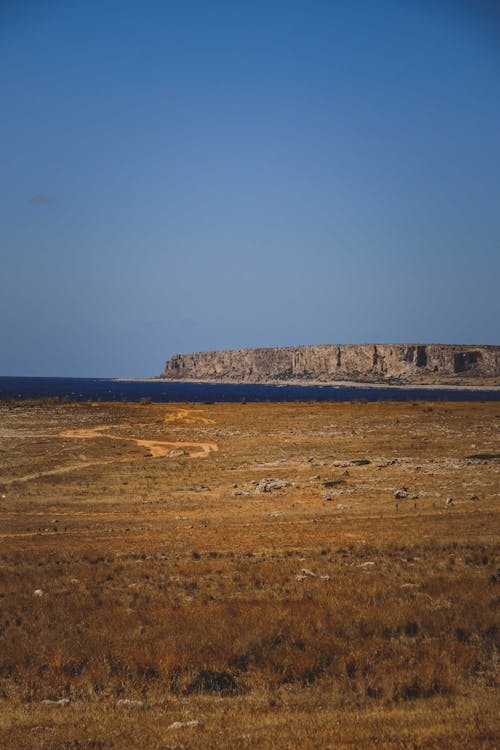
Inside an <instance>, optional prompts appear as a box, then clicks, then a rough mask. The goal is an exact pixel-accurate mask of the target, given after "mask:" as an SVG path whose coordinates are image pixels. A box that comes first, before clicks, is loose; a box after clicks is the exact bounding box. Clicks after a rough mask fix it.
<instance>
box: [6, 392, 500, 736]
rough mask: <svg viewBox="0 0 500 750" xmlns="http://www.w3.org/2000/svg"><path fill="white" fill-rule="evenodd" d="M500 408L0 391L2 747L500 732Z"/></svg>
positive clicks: (465, 404)
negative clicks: (13, 397) (271, 483)
mask: <svg viewBox="0 0 500 750" xmlns="http://www.w3.org/2000/svg"><path fill="white" fill-rule="evenodd" d="M499 419H500V405H498V404H495V403H489V404H481V403H477V404H471V403H468V404H467V403H453V404H451V403H444V402H443V403H437V404H432V405H431V404H427V403H412V404H404V403H401V404H397V403H377V404H361V403H352V404H317V403H313V404H245V405H244V404H214V405H201V406H194V405H188V404H186V405H180V406H178V405H173V404H170V405H159V404H140V405H133V404H97V405H90V404H83V405H77V404H53V403H49V404H42V403H37V402H31V403H28V404H26V403H25V404H23V405H18V404H13V403H4V404H2V405H0V451H1V453H0V457H1V462H0V466H1V473H0V495H1V497H0V513H1V518H2V523H1V527H0V544H1V547H0V709H1V710H0V746H2V747H3V746H5V747H8V748H35V747H36V748H68V749H69V748H71V749H74V750H81V749H83V748H89V749H90V748H117V749H121V748H131V747H137V748H142V747H147V748H174V747H175V748H181V747H183V748H195V747H205V746H206V747H213V748H226V747H259V748H261V747H262V748H271V747H272V748H288V747H290V748H292V747H307V748H308V747H311V748H313V747H314V748H316V747H317V748H327V747H331V748H343V747H346V748H347V747H360V748H365V747H366V748H371V747H374V748H375V747H377V748H446V747H450V748H451V747H459V746H460V747H474V748H475V747H477V748H493V747H497V746H498V744H499V733H498V723H497V715H498V711H497V710H496V705H497V701H498V691H497V679H498V665H497V653H498V635H499V630H498V603H499V597H498V582H499V580H500V575H499V570H498V568H497V565H498V499H499V492H500V486H499V460H498V459H497V458H495V457H494V455H495V454H496V453H498V451H499V441H498V424H499V422H498V420H499ZM97 427H99V428H100V429H101V428H102V429H101V431H99V430H96V429H95V428H97ZM84 435H85V436H84ZM167 444H168V445H167ZM195 444H196V445H198V446H199V445H200V444H204V445H212V446H215V447H216V448H217V450H215V449H212V448H211V449H210V450H206V451H203V450H202V451H200V449H199V448H198V449H197V448H196V447H195ZM162 451H163V455H161V453H162ZM151 452H152V453H153V457H150V455H149V454H150V453H151ZM159 454H160V455H159ZM476 454H480V455H481V454H489V455H490V456H492V457H491V458H484V459H471V458H467V456H471V455H476ZM265 477H272V478H281V479H284V480H286V481H288V482H290V483H291V486H288V487H285V488H283V489H280V490H273V491H271V492H265V493H258V492H256V491H255V487H256V483H257V482H258V481H260V480H261V479H262V478H265ZM403 489H404V494H407V497H404V498H402V499H396V498H395V492H397V491H398V490H403ZM448 498H452V499H453V502H452V503H450V502H448V504H447V503H446V501H447V499H448ZM38 590H40V591H41V594H40V595H38V594H35V593H34V592H35V591H38ZM61 699H66V700H69V702H67V703H66V704H65V705H58V704H57V703H44V702H43V701H60V700H61ZM190 720H196V721H197V722H198V724H197V725H196V726H184V727H180V728H178V729H175V728H173V729H169V727H170V725H171V724H172V723H173V722H175V721H180V722H188V721H190Z"/></svg>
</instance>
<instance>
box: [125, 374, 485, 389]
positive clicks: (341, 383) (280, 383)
mask: <svg viewBox="0 0 500 750" xmlns="http://www.w3.org/2000/svg"><path fill="white" fill-rule="evenodd" d="M112 380H113V381H114V382H117V383H178V384H179V383H193V384H197V385H204V384H205V385H252V386H253V385H265V386H276V387H285V386H302V387H304V388H308V387H312V388H360V389H365V388H389V389H393V390H400V391H401V390H403V391H411V390H416V389H418V390H430V391H500V384H492V385H485V384H484V383H482V384H481V385H479V384H478V385H475V384H458V383H449V384H448V383H383V382H378V383H373V382H360V381H357V380H334V381H330V382H325V381H322V380H307V381H304V380H269V381H263V382H259V383H253V382H252V383H251V382H248V381H244V380H241V381H240V380H224V379H221V380H201V379H199V378H182V379H179V380H174V379H170V378H158V377H156V378H112Z"/></svg>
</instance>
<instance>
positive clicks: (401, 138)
mask: <svg viewBox="0 0 500 750" xmlns="http://www.w3.org/2000/svg"><path fill="white" fill-rule="evenodd" d="M0 102H1V105H0V106H1V116H0V252H1V285H0V286H1V293H0V374H1V375H75V376H138V377H139V376H145V375H153V374H155V373H158V372H160V371H161V370H162V368H163V363H164V360H165V359H166V358H167V357H168V356H170V355H171V354H173V353H174V352H186V351H197V350H204V349H214V348H237V347H244V346H285V345H292V344H306V343H361V342H398V341H408V342H410V341H424V342H430V341H437V342H443V343H463V342H465V343H471V342H475V343H496V344H498V343H500V342H499V335H498V333H499V320H500V294H499V279H500V273H499V272H500V4H499V3H498V2H486V1H485V2H482V1H481V0H475V1H474V2H473V1H472V0H470V2H466V1H465V0H464V2H462V1H461V0H449V1H448V2H446V1H445V0H442V1H441V0H404V1H402V0H392V1H391V0H364V1H363V0H338V1H337V2H334V1H333V0H329V1H326V0H298V1H295V0H283V1H280V0H264V1H262V0H252V2H243V1H241V2H240V1H239V0H228V1H227V2H222V1H220V2H219V1H218V0H211V1H210V2H207V1H206V0H178V1H177V2H171V1H170V0H157V1H156V2H155V1H154V0H149V1H148V2H138V0H136V1H135V2H132V1H129V2H127V0H71V2H63V1H62V0H60V1H57V0H31V1H30V0H17V1H16V0H3V1H2V2H1V3H0Z"/></svg>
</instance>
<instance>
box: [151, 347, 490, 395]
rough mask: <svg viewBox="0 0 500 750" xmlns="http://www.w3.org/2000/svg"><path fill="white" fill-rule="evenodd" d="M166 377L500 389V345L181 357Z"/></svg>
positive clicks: (171, 362)
mask: <svg viewBox="0 0 500 750" xmlns="http://www.w3.org/2000/svg"><path fill="white" fill-rule="evenodd" d="M159 377H160V378H164V379H168V380H198V381H219V382H224V381H227V382H240V383H274V382H276V383H286V382H290V381H300V382H307V381H316V382H320V383H335V382H338V381H355V382H363V383H384V382H385V383H393V384H395V383H401V384H454V383H455V384H478V385H479V384H486V385H495V384H500V346H472V345H471V346H462V345H452V344H348V345H338V346H337V345H334V344H324V345H321V346H288V347H280V348H268V349H234V350H231V351H212V352H197V353H194V354H176V355H174V356H173V357H172V358H171V359H169V360H168V362H167V363H166V365H165V369H164V371H163V372H162V374H161V375H160V376H159Z"/></svg>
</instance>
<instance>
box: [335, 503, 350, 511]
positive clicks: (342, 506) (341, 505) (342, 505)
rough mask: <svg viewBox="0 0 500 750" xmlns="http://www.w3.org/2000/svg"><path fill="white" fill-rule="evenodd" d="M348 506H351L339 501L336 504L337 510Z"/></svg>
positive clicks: (345, 508)
mask: <svg viewBox="0 0 500 750" xmlns="http://www.w3.org/2000/svg"><path fill="white" fill-rule="evenodd" d="M350 507H351V506H350V505H345V504H344V503H339V504H338V505H337V510H349V508H350Z"/></svg>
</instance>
